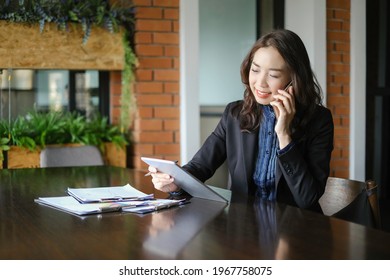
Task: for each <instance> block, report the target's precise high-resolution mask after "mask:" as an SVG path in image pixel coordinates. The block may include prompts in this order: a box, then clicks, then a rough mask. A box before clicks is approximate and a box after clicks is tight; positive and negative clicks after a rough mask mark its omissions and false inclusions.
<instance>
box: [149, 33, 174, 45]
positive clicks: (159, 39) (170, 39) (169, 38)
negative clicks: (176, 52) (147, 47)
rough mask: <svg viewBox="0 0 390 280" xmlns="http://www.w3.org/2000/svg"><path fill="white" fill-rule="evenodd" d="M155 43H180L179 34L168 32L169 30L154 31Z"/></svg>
mask: <svg viewBox="0 0 390 280" xmlns="http://www.w3.org/2000/svg"><path fill="white" fill-rule="evenodd" d="M153 43H156V44H168V45H178V44H179V34H178V33H167V32H155V33H153Z"/></svg>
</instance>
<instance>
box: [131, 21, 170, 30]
mask: <svg viewBox="0 0 390 280" xmlns="http://www.w3.org/2000/svg"><path fill="white" fill-rule="evenodd" d="M135 26H136V30H139V31H172V21H170V20H150V19H139V20H137V21H136V24H135Z"/></svg>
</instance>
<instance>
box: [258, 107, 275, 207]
mask: <svg viewBox="0 0 390 280" xmlns="http://www.w3.org/2000/svg"><path fill="white" fill-rule="evenodd" d="M262 112H263V118H262V120H261V124H260V129H259V144H258V145H259V152H258V155H257V162H256V169H255V172H254V174H253V180H254V181H255V184H256V185H257V188H258V189H257V196H259V197H260V198H262V199H265V200H275V198H276V192H275V168H276V152H277V149H278V138H277V136H276V133H275V124H276V116H275V112H274V110H273V108H272V106H262Z"/></svg>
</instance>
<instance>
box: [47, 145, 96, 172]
mask: <svg viewBox="0 0 390 280" xmlns="http://www.w3.org/2000/svg"><path fill="white" fill-rule="evenodd" d="M94 165H104V161H103V157H102V154H101V153H100V151H99V149H98V148H97V147H95V146H89V145H85V146H84V145H83V146H69V147H68V146H53V147H46V148H45V149H43V150H42V151H41V154H40V166H41V167H60V166H94Z"/></svg>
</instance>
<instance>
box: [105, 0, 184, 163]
mask: <svg viewBox="0 0 390 280" xmlns="http://www.w3.org/2000/svg"><path fill="white" fill-rule="evenodd" d="M133 3H134V5H135V7H136V22H135V31H136V33H135V52H136V54H137V58H138V60H139V65H138V67H137V70H136V73H135V74H136V82H135V84H134V93H135V99H136V104H137V112H136V115H135V120H134V126H133V128H132V132H133V135H132V138H133V139H132V155H131V157H130V159H129V160H130V165H131V166H132V167H134V168H146V165H145V164H143V163H142V162H141V160H140V157H141V156H154V157H159V158H166V159H174V160H177V159H179V158H180V109H179V108H180V98H179V76H180V72H179V0H133ZM120 79H121V73H120V72H112V73H111V89H110V91H111V93H110V96H111V100H110V102H111V104H112V105H111V119H112V122H117V121H118V116H119V111H120V110H119V106H120V103H119V100H120V88H121V87H120Z"/></svg>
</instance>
